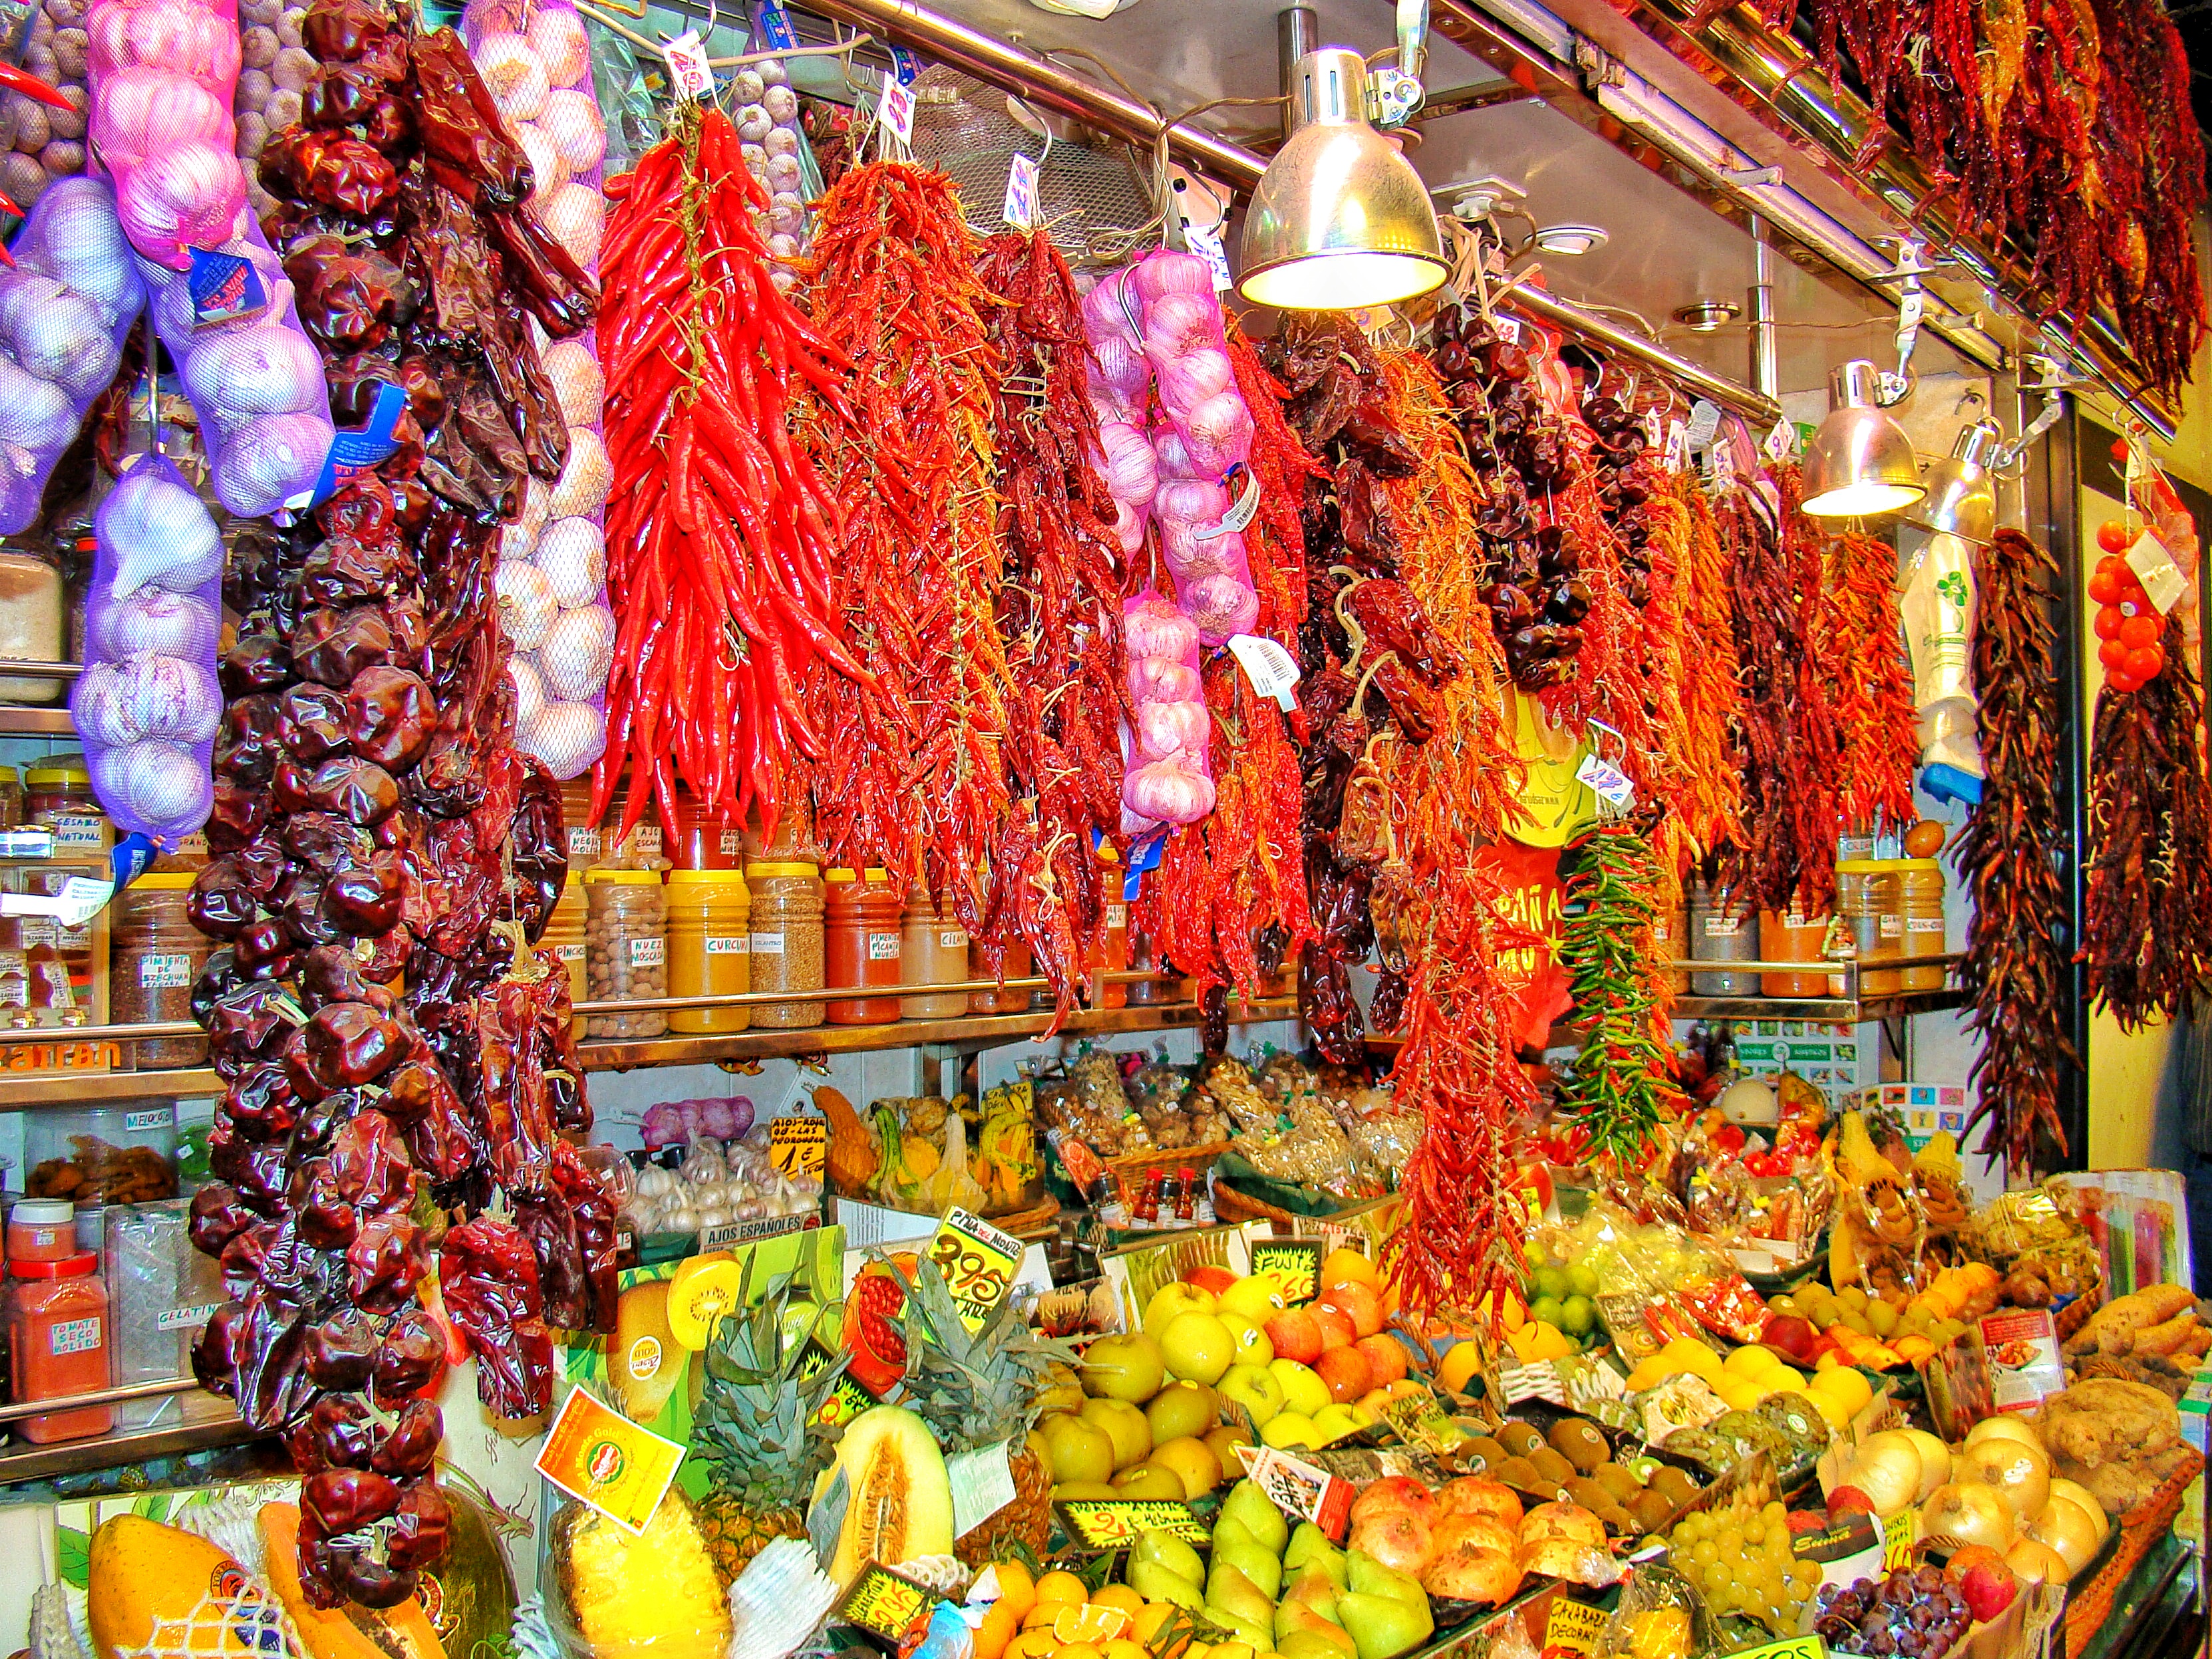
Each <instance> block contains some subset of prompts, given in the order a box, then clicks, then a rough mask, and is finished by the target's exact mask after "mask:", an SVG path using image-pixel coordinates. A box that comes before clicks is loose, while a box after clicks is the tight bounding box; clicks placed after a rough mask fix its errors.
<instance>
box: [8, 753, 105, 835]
mask: <svg viewBox="0 0 2212 1659" xmlns="http://www.w3.org/2000/svg"><path fill="white" fill-rule="evenodd" d="M23 781H24V785H25V791H24V795H23V822H24V823H27V824H40V825H43V826H45V827H46V829H51V830H52V831H53V835H54V857H56V858H57V859H82V858H87V857H94V856H97V855H99V854H104V853H106V851H107V850H108V849H109V848H111V847H112V846H113V845H114V836H115V830H114V826H113V825H112V824H111V823H109V822H108V818H107V812H106V809H105V808H104V807H102V806H101V805H100V797H99V796H97V795H95V794H94V793H92V772H91V769H89V768H88V767H87V766H86V765H85V763H84V757H83V756H82V755H50V756H48V757H46V759H45V760H42V761H33V763H31V764H30V766H29V767H28V768H27V769H26V770H25V773H24V778H23Z"/></svg>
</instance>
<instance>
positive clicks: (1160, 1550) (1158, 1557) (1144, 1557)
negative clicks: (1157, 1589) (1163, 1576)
mask: <svg viewBox="0 0 2212 1659" xmlns="http://www.w3.org/2000/svg"><path fill="white" fill-rule="evenodd" d="M1140 1561H1150V1562H1152V1563H1154V1564H1155V1565H1158V1566H1163V1567H1165V1568H1166V1569H1167V1570H1168V1571H1170V1572H1171V1573H1173V1574H1175V1576H1176V1577H1178V1578H1181V1579H1183V1580H1185V1581H1186V1582H1188V1583H1192V1584H1203V1583H1205V1582H1206V1563H1205V1562H1204V1561H1203V1560H1201V1559H1200V1558H1199V1553H1198V1552H1197V1551H1196V1550H1194V1549H1193V1548H1191V1547H1190V1546H1189V1545H1188V1544H1186V1543H1184V1542H1183V1541H1182V1539H1180V1538H1178V1537H1176V1535H1175V1534H1173V1533H1171V1532H1164V1531H1162V1530H1161V1529H1160V1528H1157V1527H1155V1528H1152V1530H1151V1531H1150V1532H1147V1533H1145V1534H1142V1535H1141V1536H1139V1538H1138V1540H1137V1547H1136V1548H1135V1549H1133V1550H1132V1551H1131V1552H1130V1553H1129V1564H1130V1565H1132V1566H1134V1565H1137V1564H1138V1563H1139V1562H1140Z"/></svg>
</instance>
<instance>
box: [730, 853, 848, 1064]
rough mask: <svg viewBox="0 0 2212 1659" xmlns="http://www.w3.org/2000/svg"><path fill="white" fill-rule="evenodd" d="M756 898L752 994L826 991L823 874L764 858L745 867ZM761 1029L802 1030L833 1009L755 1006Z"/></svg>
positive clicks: (802, 1004)
mask: <svg viewBox="0 0 2212 1659" xmlns="http://www.w3.org/2000/svg"><path fill="white" fill-rule="evenodd" d="M745 884H746V885H747V887H748V888H749V889H750V890H751V893H752V907H753V909H752V962H751V970H752V978H753V989H754V990H756V991H791V992H794V993H799V994H805V993H810V992H818V991H820V990H821V989H822V986H823V977H822V973H823V948H824V941H823V928H822V875H821V872H820V870H819V869H818V868H817V866H814V865H812V864H807V863H802V862H800V861H799V860H795V859H763V860H759V861H758V862H757V863H753V864H749V865H747V866H745ZM752 1011H753V1024H754V1026H755V1028H756V1029H757V1028H760V1027H763V1026H766V1027H772V1028H774V1029H775V1030H805V1029H806V1028H808V1027H810V1026H815V1025H819V1024H822V1022H823V1016H824V1015H825V1014H826V1013H827V1012H828V1010H827V1009H826V1008H825V1007H824V1006H823V1004H822V1003H821V1002H820V1001H818V1000H814V1001H792V1002H760V1003H755V1004H753V1005H752Z"/></svg>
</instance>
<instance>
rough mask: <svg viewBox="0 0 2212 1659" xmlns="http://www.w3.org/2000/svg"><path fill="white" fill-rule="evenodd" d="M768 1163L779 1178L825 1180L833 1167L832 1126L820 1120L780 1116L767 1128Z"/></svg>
mask: <svg viewBox="0 0 2212 1659" xmlns="http://www.w3.org/2000/svg"><path fill="white" fill-rule="evenodd" d="M768 1157H769V1163H771V1164H775V1168H776V1173H777V1174H779V1175H784V1176H794V1177H795V1176H813V1177H814V1178H815V1179H816V1180H817V1181H819V1180H821V1179H822V1172H823V1170H826V1169H828V1168H829V1124H828V1123H826V1122H825V1121H823V1120H822V1119H820V1118H818V1117H779V1118H773V1119H770V1120H769V1126H768Z"/></svg>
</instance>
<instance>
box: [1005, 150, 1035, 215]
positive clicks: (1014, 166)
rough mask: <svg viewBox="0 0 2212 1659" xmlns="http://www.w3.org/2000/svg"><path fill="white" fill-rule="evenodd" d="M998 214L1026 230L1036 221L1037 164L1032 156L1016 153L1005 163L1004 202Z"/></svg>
mask: <svg viewBox="0 0 2212 1659" xmlns="http://www.w3.org/2000/svg"><path fill="white" fill-rule="evenodd" d="M999 216H1000V218H1001V219H1004V220H1005V221H1006V222H1007V223H1008V224H1010V225H1018V226H1019V227H1020V228H1022V229H1024V230H1027V229H1028V228H1030V226H1031V225H1034V224H1035V223H1036V217H1037V164H1036V159H1035V158H1034V157H1032V156H1028V155H1016V156H1015V157H1014V158H1013V160H1012V161H1009V162H1008V163H1007V164H1006V205H1005V206H1004V207H1003V208H1001V209H1000V210H999Z"/></svg>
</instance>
